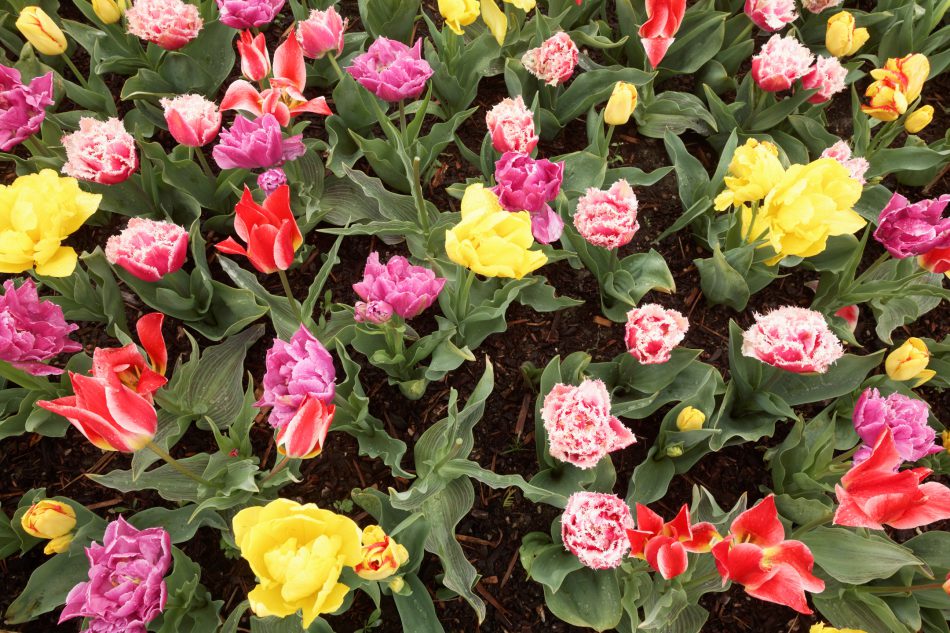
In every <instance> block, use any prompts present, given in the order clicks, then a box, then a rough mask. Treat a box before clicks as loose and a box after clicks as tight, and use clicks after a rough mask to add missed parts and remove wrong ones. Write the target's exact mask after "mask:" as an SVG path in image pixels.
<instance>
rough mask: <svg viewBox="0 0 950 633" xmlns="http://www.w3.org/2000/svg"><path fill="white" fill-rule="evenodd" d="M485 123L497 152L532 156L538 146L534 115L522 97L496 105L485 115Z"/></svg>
mask: <svg viewBox="0 0 950 633" xmlns="http://www.w3.org/2000/svg"><path fill="white" fill-rule="evenodd" d="M485 123H486V124H487V125H488V133H489V134H490V135H491V142H492V147H494V148H495V151H498V152H502V153H504V152H517V153H519V154H530V153H531V152H532V151H533V150H534V148H535V146H536V145H537V144H538V135H537V133H536V132H535V128H534V115H533V114H532V112H531V110H529V109H528V108H527V107H526V106H525V104H524V100H523V99H522V98H521V95H518V96H517V97H515V98H514V99H502V100H501V101H500V102H498V103H497V104H495V106H494V107H493V108H492V109H491V110H489V111H488V113H487V114H486V115H485Z"/></svg>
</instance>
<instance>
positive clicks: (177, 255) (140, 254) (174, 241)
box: [106, 218, 188, 281]
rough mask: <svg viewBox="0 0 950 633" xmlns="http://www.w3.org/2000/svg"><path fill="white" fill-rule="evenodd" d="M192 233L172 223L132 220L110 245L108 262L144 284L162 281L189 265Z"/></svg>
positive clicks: (111, 240) (114, 237) (108, 244)
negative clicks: (188, 257) (188, 258)
mask: <svg viewBox="0 0 950 633" xmlns="http://www.w3.org/2000/svg"><path fill="white" fill-rule="evenodd" d="M187 254H188V231H186V230H185V229H183V228H182V227H180V226H178V225H177V224H172V223H171V222H156V221H155V220H148V219H146V218H132V219H131V220H129V224H128V226H127V227H126V228H125V229H124V230H123V231H122V232H121V233H119V234H118V235H113V236H112V237H110V238H109V241H108V242H106V259H107V260H109V263H111V264H114V265H116V266H121V267H122V268H124V269H125V270H126V271H127V272H128V273H129V274H131V275H134V276H136V277H138V278H139V279H141V280H142V281H158V280H160V279H161V278H162V277H164V276H165V275H168V274H170V273H173V272H175V271H177V270H178V269H180V268H181V266H182V264H184V263H185V256H186V255H187Z"/></svg>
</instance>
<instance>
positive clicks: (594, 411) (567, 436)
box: [541, 379, 637, 469]
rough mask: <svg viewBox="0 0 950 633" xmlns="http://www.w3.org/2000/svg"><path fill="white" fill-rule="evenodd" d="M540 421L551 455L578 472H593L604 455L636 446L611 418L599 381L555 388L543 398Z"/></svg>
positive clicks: (560, 385)
mask: <svg viewBox="0 0 950 633" xmlns="http://www.w3.org/2000/svg"><path fill="white" fill-rule="evenodd" d="M541 418H542V419H543V420H544V428H545V430H546V431H547V433H548V442H549V446H550V452H551V455H552V456H553V457H554V458H555V459H559V460H561V461H562V462H567V463H569V464H573V465H574V466H577V467H578V468H585V469H586V468H593V467H594V466H596V465H597V463H598V462H599V461H600V460H601V459H603V457H604V456H605V455H606V454H607V453H611V452H613V451H619V450H620V449H623V448H626V447H628V446H630V445H631V444H633V443H634V442H636V441H637V440H636V437H634V435H633V433H631V432H630V430H629V429H627V427H626V426H624V424H623V422H621V421H620V420H619V419H618V418H616V417H615V416H613V415H611V414H610V394H609V393H608V392H607V387H606V386H605V385H604V383H603V382H601V381H600V380H590V379H585V380H584V381H583V382H582V383H581V384H580V385H578V386H574V385H565V384H562V383H558V384H556V385H554V387H553V388H552V389H551V391H549V392H548V395H546V396H545V397H544V406H543V407H541Z"/></svg>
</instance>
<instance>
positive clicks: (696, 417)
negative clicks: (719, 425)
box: [676, 407, 706, 431]
mask: <svg viewBox="0 0 950 633" xmlns="http://www.w3.org/2000/svg"><path fill="white" fill-rule="evenodd" d="M705 421H706V414H705V413H703V412H702V411H700V410H699V409H697V408H696V407H686V408H685V409H683V410H682V411H680V414H679V415H678V416H676V428H678V429H679V430H680V431H698V430H699V429H701V428H703V422H705Z"/></svg>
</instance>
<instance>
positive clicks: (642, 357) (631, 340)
mask: <svg viewBox="0 0 950 633" xmlns="http://www.w3.org/2000/svg"><path fill="white" fill-rule="evenodd" d="M688 330H689V321H687V320H686V317H684V316H683V315H682V314H681V313H680V312H678V311H677V310H668V309H666V308H664V307H663V306H661V305H658V304H656V303H644V304H643V305H641V306H639V307H637V308H633V309H631V310H630V312H628V313H627V325H626V333H625V336H624V342H625V343H626V345H627V351H628V352H629V353H630V355H631V356H633V357H634V358H636V359H637V360H638V361H640V363H642V364H644V365H656V364H660V363H665V362H666V361H668V360H670V353H671V352H672V351H673V348H674V347H676V346H677V345H679V344H680V343H681V342H682V341H683V339H684V338H685V337H686V332H687V331H688Z"/></svg>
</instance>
